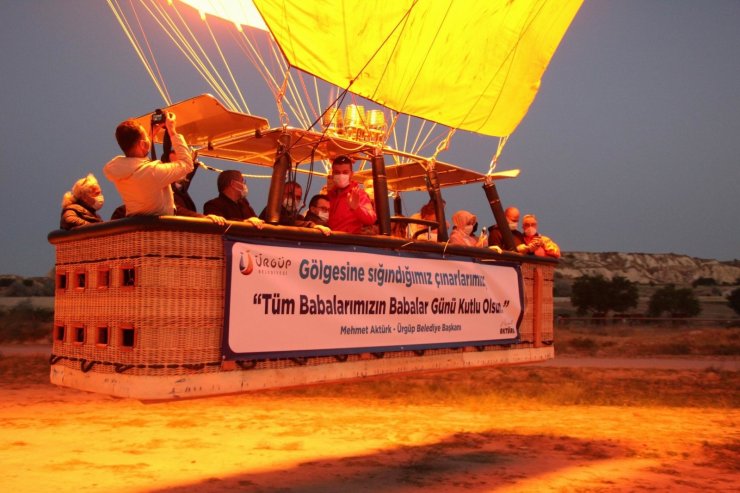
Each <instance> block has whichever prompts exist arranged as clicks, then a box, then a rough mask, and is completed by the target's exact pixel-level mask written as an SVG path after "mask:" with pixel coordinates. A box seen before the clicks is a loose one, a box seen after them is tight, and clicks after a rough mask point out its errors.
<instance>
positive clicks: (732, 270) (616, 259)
mask: <svg viewBox="0 0 740 493" xmlns="http://www.w3.org/2000/svg"><path fill="white" fill-rule="evenodd" d="M584 274H588V275H597V274H601V275H602V276H604V277H605V278H607V279H611V278H612V277H613V276H622V277H626V278H627V279H629V280H630V281H632V282H636V283H639V284H650V283H654V284H668V283H673V284H676V285H682V284H691V283H692V282H693V281H695V280H696V279H699V278H702V277H703V278H709V279H714V280H715V281H716V282H717V284H729V285H734V284H737V280H738V279H739V278H740V261H738V260H734V261H730V262H721V261H719V260H708V259H700V258H694V257H689V256H687V255H677V254H675V253H619V252H603V253H594V252H567V253H564V254H563V258H562V259H561V262H560V265H559V266H558V268H557V276H558V277H559V278H561V279H567V280H573V279H576V278H578V277H580V276H582V275H584Z"/></svg>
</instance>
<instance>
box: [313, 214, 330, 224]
mask: <svg viewBox="0 0 740 493" xmlns="http://www.w3.org/2000/svg"><path fill="white" fill-rule="evenodd" d="M316 215H317V216H319V219H321V220H322V221H324V222H328V221H329V213H328V212H319V213H318V214H316Z"/></svg>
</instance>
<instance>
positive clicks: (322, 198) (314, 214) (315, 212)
mask: <svg viewBox="0 0 740 493" xmlns="http://www.w3.org/2000/svg"><path fill="white" fill-rule="evenodd" d="M306 220H307V221H313V222H314V223H316V224H320V225H321V226H326V225H327V223H328V222H329V196H328V195H324V194H317V195H314V196H313V197H311V201H310V202H309V203H308V212H307V213H306Z"/></svg>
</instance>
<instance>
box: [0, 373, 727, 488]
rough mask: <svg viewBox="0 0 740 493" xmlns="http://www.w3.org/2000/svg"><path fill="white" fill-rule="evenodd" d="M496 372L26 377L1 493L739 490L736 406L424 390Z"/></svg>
mask: <svg viewBox="0 0 740 493" xmlns="http://www.w3.org/2000/svg"><path fill="white" fill-rule="evenodd" d="M471 371H472V372H474V373H470V372H471ZM485 371H486V370H466V371H457V372H445V373H441V374H429V375H424V376H418V375H417V376H414V377H405V376H390V377H384V378H386V379H393V385H394V387H392V388H400V389H403V388H404V379H405V378H414V385H415V388H416V389H417V390H415V391H414V392H415V394H414V395H409V396H406V395H404V393H403V391H402V390H401V391H393V393H392V395H388V396H387V398H386V397H385V396H384V397H380V398H379V397H369V395H372V394H371V393H364V392H362V388H363V387H362V386H361V385H360V386H358V385H354V386H353V385H349V386H348V384H341V383H340V384H330V385H322V386H316V387H313V388H308V389H302V390H301V391H296V390H281V391H270V392H259V393H251V394H242V395H237V396H225V397H217V398H209V399H200V400H190V401H179V402H169V403H159V404H143V403H141V402H138V401H134V400H127V399H115V398H111V397H106V396H101V395H95V394H89V393H85V392H80V391H76V390H70V389H63V388H58V387H55V386H52V385H50V384H48V383H44V382H43V373H42V374H41V376H40V377H34V378H30V379H23V378H20V379H19V378H15V379H12V381H10V382H0V491H3V492H14V493H16V492H18V493H22V492H52V491H53V492H60V493H61V492H86V491H89V492H99V491H105V492H144V491H147V492H150V491H154V492H189V491H197V492H205V493H210V492H226V491H248V492H277V491H281V492H289V491H292V492H355V491H384V492H385V491H390V492H405V491H425V492H426V491H431V492H437V491H438V492H443V491H445V492H446V491H497V492H515V491H516V492H602V491H604V492H612V491H620V492H621V491H672V492H673V491H696V492H698V491H703V492H713V491H738V488H739V487H740V433H738V427H737V424H738V419H739V418H740V413H739V412H738V411H737V409H735V408H730V409H728V408H726V407H725V408H720V407H716V408H714V407H705V408H691V407H641V406H577V405H569V406H564V405H548V404H543V403H538V402H537V401H536V400H535V401H529V400H522V401H519V400H517V401H512V402H506V401H505V400H502V399H496V398H495V396H493V397H492V398H485V397H481V398H480V399H471V398H465V399H463V400H461V401H460V402H455V400H454V399H444V401H443V402H441V403H439V404H434V403H432V404H430V403H429V402H428V399H423V398H422V399H419V395H418V388H419V382H420V381H421V382H422V383H423V384H424V385H427V386H428V388H429V389H434V385H435V384H436V383H437V382H444V383H445V385H449V384H450V382H453V383H454V382H455V381H458V380H459V381H460V382H469V381H470V379H471V376H472V378H473V379H475V378H477V376H481V377H483V376H485V373H482V372H485ZM42 372H43V369H42ZM475 372H481V373H475ZM376 383H381V384H382V383H384V382H383V380H382V379H378V380H376ZM385 383H387V381H386V382H385ZM370 384H372V382H370ZM559 384H560V383H559V382H552V383H551V385H559ZM544 385H549V384H548V383H547V382H545V383H544ZM737 390H738V389H728V391H729V392H737ZM493 392H495V389H494V391H493Z"/></svg>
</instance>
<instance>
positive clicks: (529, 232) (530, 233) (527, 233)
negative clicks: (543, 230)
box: [524, 226, 537, 236]
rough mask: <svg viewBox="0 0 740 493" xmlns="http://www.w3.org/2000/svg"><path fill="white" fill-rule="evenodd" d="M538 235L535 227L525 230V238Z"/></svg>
mask: <svg viewBox="0 0 740 493" xmlns="http://www.w3.org/2000/svg"><path fill="white" fill-rule="evenodd" d="M536 234H537V228H535V227H534V226H530V227H529V228H524V235H525V236H534V235H536Z"/></svg>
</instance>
